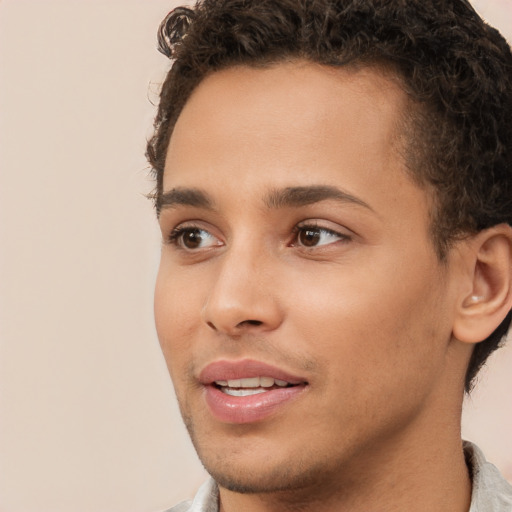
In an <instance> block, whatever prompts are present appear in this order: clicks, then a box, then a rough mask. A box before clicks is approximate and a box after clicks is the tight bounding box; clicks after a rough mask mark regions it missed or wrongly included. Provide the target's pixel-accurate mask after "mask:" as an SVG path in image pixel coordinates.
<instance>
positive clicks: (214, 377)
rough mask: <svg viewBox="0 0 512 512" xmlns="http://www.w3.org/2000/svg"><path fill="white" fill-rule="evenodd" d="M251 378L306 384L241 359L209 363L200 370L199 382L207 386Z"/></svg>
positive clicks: (263, 364)
mask: <svg viewBox="0 0 512 512" xmlns="http://www.w3.org/2000/svg"><path fill="white" fill-rule="evenodd" d="M251 377H272V378H274V379H278V380H284V381H286V382H289V383H290V384H303V383H306V379H304V378H302V377H300V376H297V375H292V374H290V373H288V372H286V371H284V370H282V369H280V368H277V367H276V366H272V365H269V364H267V363H263V362H261V361H255V360H252V359H242V360H238V361H230V360H221V361H215V362H213V363H210V364H208V365H207V366H205V367H204V368H203V369H202V370H201V372H200V374H199V381H200V382H201V383H202V384H205V385H207V384H212V383H214V382H215V381H226V380H235V379H244V378H251Z"/></svg>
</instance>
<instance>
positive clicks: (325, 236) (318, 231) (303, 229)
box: [294, 225, 350, 247]
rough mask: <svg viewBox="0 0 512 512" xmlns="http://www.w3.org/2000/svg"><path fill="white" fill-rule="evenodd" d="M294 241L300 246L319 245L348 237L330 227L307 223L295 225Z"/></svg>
mask: <svg viewBox="0 0 512 512" xmlns="http://www.w3.org/2000/svg"><path fill="white" fill-rule="evenodd" d="M295 232H296V235H295V237H296V238H295V240H296V241H295V243H294V245H299V246H302V247H319V246H323V245H329V244H332V243H335V242H339V241H340V240H348V239H349V238H350V237H348V236H347V235H342V234H341V233H337V232H336V231H333V230H332V229H328V228H324V227H320V226H315V225H308V226H304V225H303V226H297V227H296V229H295Z"/></svg>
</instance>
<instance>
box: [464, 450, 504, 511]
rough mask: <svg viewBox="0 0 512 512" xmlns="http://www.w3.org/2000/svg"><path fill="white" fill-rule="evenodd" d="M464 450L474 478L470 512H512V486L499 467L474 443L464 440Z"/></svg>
mask: <svg viewBox="0 0 512 512" xmlns="http://www.w3.org/2000/svg"><path fill="white" fill-rule="evenodd" d="M464 452H465V455H466V460H467V463H468V466H469V468H470V470H471V473H472V478H473V493H472V496H471V508H470V511H469V512H512V486H511V485H510V484H509V483H508V482H507V481H506V480H505V478H503V476H502V475H501V473H500V472H499V470H498V468H496V466H494V465H493V464H491V463H490V462H487V460H485V457H484V454H483V453H482V451H481V450H480V449H479V448H478V447H477V446H476V445H474V444H472V443H469V442H467V441H466V442H464Z"/></svg>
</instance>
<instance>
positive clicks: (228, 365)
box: [199, 359, 307, 424]
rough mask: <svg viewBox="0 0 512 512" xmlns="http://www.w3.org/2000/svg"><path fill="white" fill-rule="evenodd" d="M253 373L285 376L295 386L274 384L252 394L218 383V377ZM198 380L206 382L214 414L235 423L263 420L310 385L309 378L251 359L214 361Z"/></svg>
mask: <svg viewBox="0 0 512 512" xmlns="http://www.w3.org/2000/svg"><path fill="white" fill-rule="evenodd" d="M251 377H272V378H274V379H279V380H285V381H287V382H289V383H290V384H293V386H291V387H285V388H272V389H270V390H269V391H265V392H264V393H259V394H256V395H249V396H231V395H227V394H225V393H223V392H222V391H221V390H220V389H219V388H218V387H217V386H215V381H219V380H234V379H242V378H251ZM199 381H200V382H201V384H203V386H204V399H205V402H206V405H207V407H208V409H209V410H210V412H211V414H212V415H213V417H214V418H215V419H216V420H218V421H221V422H223V423H232V424H247V423H254V422H260V421H263V420H264V419H266V418H268V417H269V416H271V415H273V414H274V413H276V412H278V411H279V410H282V409H283V408H285V407H286V406H287V405H289V404H290V402H292V401H294V400H295V399H296V398H298V397H299V396H300V395H302V393H303V392H304V390H305V389H306V388H307V381H306V379H304V378H301V377H299V376H297V375H292V374H290V373H288V372H286V371H284V370H282V369H280V368H277V367H275V366H272V365H268V364H266V363H263V362H260V361H254V360H250V359H244V360H241V361H216V362H214V363H211V364H209V365H208V366H206V367H205V368H204V369H203V370H202V371H201V373H200V375H199Z"/></svg>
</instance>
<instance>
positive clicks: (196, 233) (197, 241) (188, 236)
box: [181, 229, 203, 249]
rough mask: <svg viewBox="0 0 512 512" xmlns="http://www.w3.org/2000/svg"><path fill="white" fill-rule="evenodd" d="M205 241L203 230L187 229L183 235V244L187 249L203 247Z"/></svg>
mask: <svg viewBox="0 0 512 512" xmlns="http://www.w3.org/2000/svg"><path fill="white" fill-rule="evenodd" d="M202 241H203V236H202V230H201V229H187V230H185V231H183V233H182V235H181V242H182V244H183V246H184V247H186V248H187V249H197V248H198V247H201V242H202Z"/></svg>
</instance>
